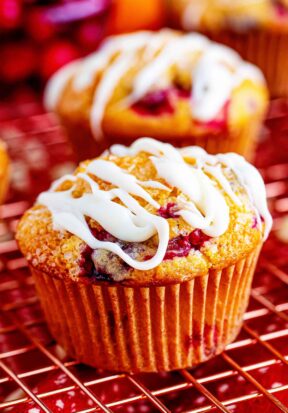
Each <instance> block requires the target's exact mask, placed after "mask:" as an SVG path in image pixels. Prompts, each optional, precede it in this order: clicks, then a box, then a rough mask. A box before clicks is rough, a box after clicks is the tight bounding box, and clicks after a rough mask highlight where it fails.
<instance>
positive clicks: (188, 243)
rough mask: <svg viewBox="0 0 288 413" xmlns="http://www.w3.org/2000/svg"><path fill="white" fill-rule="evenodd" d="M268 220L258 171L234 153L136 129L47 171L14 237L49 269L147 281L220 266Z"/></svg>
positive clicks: (264, 230)
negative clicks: (63, 170) (93, 154)
mask: <svg viewBox="0 0 288 413" xmlns="http://www.w3.org/2000/svg"><path fill="white" fill-rule="evenodd" d="M270 228H271V216H270V214H269V211H268V209H267V204H266V196H265V187H264V184H263V180H262V178H261V176H260V174H259V172H258V171H257V170H256V169H255V168H254V167H253V166H252V165H250V164H249V163H248V162H246V161H245V159H244V158H243V157H241V156H239V155H236V154H234V153H229V154H220V155H217V156H212V155H208V154H207V153H206V152H205V151H204V150H203V149H201V148H199V147H195V146H194V147H193V146H191V147H186V148H182V149H176V148H174V147H173V146H172V145H169V144H164V143H160V142H159V141H156V140H154V139H152V138H141V139H139V140H137V141H135V142H134V143H133V144H132V146H131V147H129V148H127V147H125V146H122V145H114V146H112V147H111V148H110V150H109V151H107V152H106V153H104V154H103V155H102V156H101V157H99V158H96V159H94V160H90V161H85V162H83V163H81V164H80V166H79V167H78V168H77V169H76V171H75V173H74V174H73V175H65V176H63V177H62V178H60V179H59V180H57V181H55V182H54V183H53V184H52V186H51V188H50V190H49V191H47V192H43V193H42V194H40V195H39V197H38V200H37V203H36V205H34V206H33V207H32V208H31V209H30V210H28V211H27V212H26V213H25V214H24V216H23V217H22V219H21V221H20V223H19V226H18V231H17V240H18V243H19V246H20V249H21V251H22V252H23V254H24V255H25V256H26V258H27V260H28V261H29V263H30V264H31V265H32V266H33V267H35V268H37V269H39V270H41V271H44V272H46V273H49V274H51V275H52V276H53V275H55V276H58V277H59V276H60V277H68V278H71V279H74V280H82V281H84V282H85V281H86V282H100V281H103V282H104V281H110V282H111V281H115V282H124V283H126V284H131V285H133V284H135V285H149V284H166V283H171V282H179V281H184V280H188V279H190V278H192V277H194V276H198V275H202V274H206V273H207V271H208V270H209V269H221V268H223V267H226V266H227V265H230V264H232V263H234V262H236V261H238V260H239V259H241V258H242V257H244V256H245V255H247V253H249V252H250V251H251V250H253V249H254V248H255V247H256V246H258V245H260V244H261V243H262V240H263V237H264V238H265V237H266V236H267V234H268V233H269V230H270Z"/></svg>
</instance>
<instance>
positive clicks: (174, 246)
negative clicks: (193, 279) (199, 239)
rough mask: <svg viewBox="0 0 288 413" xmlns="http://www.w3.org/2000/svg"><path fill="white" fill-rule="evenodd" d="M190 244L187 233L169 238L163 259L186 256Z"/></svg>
mask: <svg viewBox="0 0 288 413" xmlns="http://www.w3.org/2000/svg"><path fill="white" fill-rule="evenodd" d="M191 248H192V246H191V244H190V241H189V236H188V235H178V237H175V238H172V239H170V241H169V243H168V247H167V251H166V254H165V257H164V259H165V260H171V259H173V258H174V257H187V255H188V254H189V252H190V250H191Z"/></svg>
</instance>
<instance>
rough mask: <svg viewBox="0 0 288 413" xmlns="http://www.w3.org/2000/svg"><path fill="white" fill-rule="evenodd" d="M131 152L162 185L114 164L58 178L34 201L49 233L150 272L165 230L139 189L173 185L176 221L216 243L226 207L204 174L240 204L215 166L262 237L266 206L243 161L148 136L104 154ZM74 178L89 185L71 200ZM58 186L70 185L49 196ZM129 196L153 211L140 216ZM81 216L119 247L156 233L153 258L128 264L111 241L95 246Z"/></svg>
mask: <svg viewBox="0 0 288 413" xmlns="http://www.w3.org/2000/svg"><path fill="white" fill-rule="evenodd" d="M139 152H146V153H148V154H150V155H151V157H150V159H151V161H152V163H153V165H154V167H155V169H156V171H157V176H158V177H159V178H161V179H163V180H164V181H165V183H166V185H164V184H163V183H162V182H159V181H157V180H154V181H144V182H143V181H139V180H137V179H136V177H135V176H133V175H132V174H129V173H128V172H127V171H125V170H123V169H121V168H119V167H118V166H117V165H116V164H115V163H113V162H111V161H107V160H105V159H96V160H94V161H92V162H90V163H89V164H88V165H87V166H86V169H85V171H84V172H78V174H76V175H66V176H64V177H62V178H60V180H58V181H56V182H54V184H53V185H52V186H51V188H50V190H49V191H47V192H43V193H42V194H40V196H39V197H38V203H39V204H42V205H45V206H46V207H47V208H48V209H49V210H50V212H51V214H52V219H53V225H54V229H55V230H66V231H69V232H71V233H72V234H74V235H76V236H78V237H79V238H80V239H82V240H83V241H85V242H86V243H87V244H88V245H89V246H90V247H91V248H92V249H98V248H100V249H105V250H108V251H111V252H113V253H115V254H117V255H118V256H119V257H120V258H122V259H123V260H124V261H125V262H126V263H127V264H128V265H130V266H131V267H133V268H135V269H138V270H149V269H152V268H155V267H156V266H158V265H159V264H160V263H161V262H162V260H163V258H164V256H165V253H166V250H167V246H168V241H169V225H168V223H167V220H166V219H165V218H162V217H160V216H158V215H157V214H156V211H157V210H158V209H159V207H160V205H159V204H158V203H157V202H156V201H155V200H154V199H153V197H152V196H151V195H150V194H149V193H148V192H147V191H146V190H145V189H144V188H145V187H150V188H157V189H159V190H162V191H170V190H171V187H172V188H173V187H177V188H178V189H179V190H180V191H181V192H182V193H183V194H184V195H185V200H183V199H179V206H180V208H181V209H180V210H179V211H178V212H177V215H179V216H181V217H182V218H183V220H184V221H186V222H187V223H188V224H189V225H190V226H191V227H192V229H193V228H199V229H201V230H202V231H203V233H204V234H206V235H209V236H210V237H217V236H220V235H222V234H223V233H225V231H226V230H227V228H228V225H229V207H228V205H227V202H226V200H225V197H224V196H223V193H222V191H221V190H220V189H219V188H218V187H217V186H216V185H215V182H214V181H213V180H212V179H211V178H210V177H209V175H212V176H213V177H215V179H216V180H217V182H218V183H219V185H220V187H221V189H222V190H223V191H224V192H225V193H226V194H227V195H228V196H229V197H230V199H231V200H232V201H233V202H235V203H237V204H240V203H241V200H240V199H239V198H238V197H237V195H236V194H235V193H234V192H233V189H232V187H231V186H230V183H229V180H228V179H227V178H226V176H225V174H224V173H223V171H222V168H221V165H222V166H223V165H224V166H225V167H226V168H228V169H230V170H232V171H233V172H234V173H235V175H236V176H237V178H238V180H239V182H240V184H241V185H243V187H244V188H245V189H246V191H247V194H248V196H249V197H250V199H251V202H252V203H253V205H254V206H255V210H256V211H257V215H258V216H261V217H262V218H263V220H264V222H265V237H267V235H268V234H269V231H270V229H271V225H272V219H271V216H270V214H269V211H268V208H267V203H266V194H265V187H264V183H263V180H262V178H261V176H260V174H259V172H258V171H257V170H256V169H255V168H254V167H253V166H252V165H250V164H249V163H248V162H246V161H245V159H244V158H243V157H241V156H239V155H236V154H233V153H229V154H224V155H222V154H220V155H217V156H212V155H208V154H207V153H206V152H205V150H204V149H201V148H198V147H187V148H184V149H176V148H174V147H173V146H172V145H169V144H165V143H161V142H158V141H156V140H154V139H152V138H141V139H138V140H137V141H135V142H134V143H133V144H132V145H131V146H130V147H129V148H128V147H125V146H122V145H114V146H112V147H111V149H110V153H111V154H113V155H115V156H119V157H123V156H135V155H137V154H138V153H139ZM189 158H190V159H193V160H195V161H196V162H195V164H193V165H191V164H190V163H188V162H186V160H188V159H189ZM91 176H94V177H97V178H98V179H101V180H103V181H105V182H109V183H111V184H112V185H113V188H112V189H110V190H107V191H104V190H101V189H100V188H99V185H98V184H97V182H96V181H94V180H93V179H92V178H91ZM78 178H81V179H84V180H85V181H86V182H87V183H88V184H89V186H90V189H91V193H84V194H83V195H82V196H81V197H80V198H74V197H73V196H72V192H73V189H74V187H75V182H76V181H77V179H78ZM64 181H70V182H71V184H72V187H71V188H70V189H69V190H65V191H57V188H59V185H60V184H61V183H62V182H64ZM135 196H136V197H138V198H141V199H142V200H143V201H145V202H146V203H147V204H149V205H150V206H151V207H152V208H154V209H155V212H148V211H147V209H145V208H144V207H143V206H141V205H140V203H139V202H138V201H137V199H136V198H135ZM116 200H120V201H121V204H119V203H118V202H115V201H116ZM85 217H90V218H92V219H93V220H95V221H97V222H98V223H99V224H100V225H101V226H102V227H103V228H104V229H105V230H106V231H107V232H109V233H110V234H112V235H113V236H114V237H116V238H117V239H119V240H122V241H126V242H144V241H146V240H148V239H149V238H151V237H152V236H153V235H155V234H158V240H159V242H158V248H157V252H156V253H155V255H154V256H153V257H152V258H150V259H148V260H146V261H137V260H134V259H133V258H131V257H130V256H129V255H128V254H127V253H125V252H124V251H123V250H122V249H121V247H120V246H119V245H118V244H117V243H115V242H108V241H100V240H98V239H97V238H96V237H95V236H94V235H93V234H92V232H91V230H90V229H89V226H88V224H87V222H86V219H85ZM259 222H261V220H260V219H259Z"/></svg>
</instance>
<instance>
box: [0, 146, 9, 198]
mask: <svg viewBox="0 0 288 413" xmlns="http://www.w3.org/2000/svg"><path fill="white" fill-rule="evenodd" d="M9 169H10V168H9V157H8V154H7V149H6V145H5V143H4V142H3V141H0V205H1V204H2V203H3V201H4V199H5V196H6V192H7V189H8V183H9Z"/></svg>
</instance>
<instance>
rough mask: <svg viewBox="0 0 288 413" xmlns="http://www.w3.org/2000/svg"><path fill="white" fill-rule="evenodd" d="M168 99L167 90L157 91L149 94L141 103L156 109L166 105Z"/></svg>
mask: <svg viewBox="0 0 288 413" xmlns="http://www.w3.org/2000/svg"><path fill="white" fill-rule="evenodd" d="M167 98H168V94H167V90H155V91H154V92H150V93H147V95H146V96H144V97H143V98H142V99H141V103H142V104H143V105H147V106H150V107H155V106H160V105H163V104H164V103H166V101H167Z"/></svg>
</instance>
